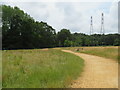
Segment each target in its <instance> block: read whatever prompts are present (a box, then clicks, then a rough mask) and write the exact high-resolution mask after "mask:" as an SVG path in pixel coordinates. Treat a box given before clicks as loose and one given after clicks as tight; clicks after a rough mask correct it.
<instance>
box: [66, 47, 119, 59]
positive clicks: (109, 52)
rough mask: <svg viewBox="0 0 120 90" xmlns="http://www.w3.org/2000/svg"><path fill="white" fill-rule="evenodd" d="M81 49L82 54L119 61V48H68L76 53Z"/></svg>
mask: <svg viewBox="0 0 120 90" xmlns="http://www.w3.org/2000/svg"><path fill="white" fill-rule="evenodd" d="M78 48H79V51H77V52H81V53H86V54H91V55H96V56H100V57H105V58H109V59H114V60H118V59H120V56H119V55H118V46H106V47H68V48H65V49H69V50H72V51H75V52H76V49H78Z"/></svg>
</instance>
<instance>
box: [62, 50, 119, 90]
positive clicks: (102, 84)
mask: <svg viewBox="0 0 120 90" xmlns="http://www.w3.org/2000/svg"><path fill="white" fill-rule="evenodd" d="M62 51H64V52H68V53H72V54H75V55H77V56H80V57H81V58H83V59H84V61H85V67H84V71H83V73H82V75H81V76H80V77H79V78H78V79H77V80H75V81H73V83H72V84H71V87H72V88H118V63H117V62H116V61H114V60H111V59H106V58H103V57H98V56H94V55H88V54H83V53H76V52H72V51H70V50H62Z"/></svg>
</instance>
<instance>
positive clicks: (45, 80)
mask: <svg viewBox="0 0 120 90" xmlns="http://www.w3.org/2000/svg"><path fill="white" fill-rule="evenodd" d="M2 55H3V56H2V60H3V62H2V64H3V71H2V80H3V82H2V87H3V88H64V87H69V85H70V84H71V82H72V81H73V80H75V79H76V78H77V77H79V76H80V75H81V72H82V71H83V67H84V60H83V59H81V58H80V57H78V56H75V55H73V54H70V53H65V52H62V51H60V50H59V49H58V50H57V49H43V50H42V49H31V50H4V51H2Z"/></svg>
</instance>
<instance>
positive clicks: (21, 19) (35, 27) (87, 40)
mask: <svg viewBox="0 0 120 90" xmlns="http://www.w3.org/2000/svg"><path fill="white" fill-rule="evenodd" d="M2 23H3V25H2V49H34V48H52V47H71V46H72V47H74V46H108V45H110V46H113V45H114V46H119V45H120V43H119V42H120V40H119V37H120V34H117V33H116V34H107V35H104V34H102V35H101V34H93V35H87V34H83V33H71V32H70V30H69V29H61V30H60V31H59V32H58V33H56V30H55V29H54V28H53V27H52V26H50V25H48V24H47V23H46V22H43V21H41V22H39V21H35V20H34V19H33V18H32V17H31V16H30V15H28V14H27V13H25V12H24V11H23V10H20V9H19V8H18V7H16V6H15V7H11V6H6V5H2Z"/></svg>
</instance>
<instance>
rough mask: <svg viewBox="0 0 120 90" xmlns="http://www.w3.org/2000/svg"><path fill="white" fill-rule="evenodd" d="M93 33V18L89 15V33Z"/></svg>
mask: <svg viewBox="0 0 120 90" xmlns="http://www.w3.org/2000/svg"><path fill="white" fill-rule="evenodd" d="M92 34H93V18H92V16H91V21H90V35H92Z"/></svg>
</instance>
